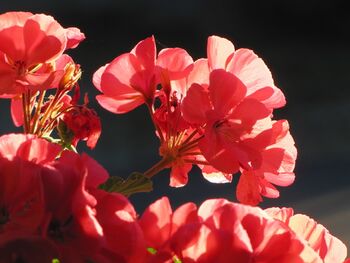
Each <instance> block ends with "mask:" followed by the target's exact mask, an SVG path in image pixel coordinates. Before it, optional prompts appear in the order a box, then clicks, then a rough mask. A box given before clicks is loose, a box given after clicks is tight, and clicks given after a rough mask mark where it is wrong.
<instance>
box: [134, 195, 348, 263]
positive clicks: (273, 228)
mask: <svg viewBox="0 0 350 263" xmlns="http://www.w3.org/2000/svg"><path fill="white" fill-rule="evenodd" d="M286 211H287V212H290V209H286V208H283V209H279V210H277V211H276V209H272V210H267V211H264V210H262V209H260V208H257V207H251V206H247V205H242V204H236V203H232V202H229V201H227V200H225V199H211V200H207V201H205V202H204V203H203V204H201V206H200V207H199V208H197V207H196V205H194V204H193V203H187V204H184V205H182V206H180V207H179V208H178V209H176V210H175V211H172V209H171V206H170V203H169V200H168V199H167V198H166V197H163V198H161V199H159V200H158V201H156V202H155V203H153V204H151V205H150V206H149V207H148V208H147V209H146V211H145V212H144V214H143V215H142V216H141V218H140V220H139V222H140V226H141V228H142V230H143V232H144V235H145V239H146V242H147V246H148V252H149V254H148V258H147V261H146V262H232V260H233V259H234V262H242V263H246V262H261V263H264V262H266V263H268V262H276V263H277V262H286V263H287V262H288V263H290V262H300V263H303V262H304V263H305V262H309V263H311V262H320V263H321V262H334V263H336V262H338V263H341V262H343V261H344V259H345V257H346V254H347V251H346V247H345V246H344V244H343V243H342V242H341V241H339V240H338V239H337V238H335V237H333V236H331V235H330V234H329V232H328V231H327V230H326V229H325V228H323V227H320V225H317V223H316V222H315V221H313V220H312V219H310V218H308V217H307V216H304V215H295V216H294V218H293V216H292V217H290V216H291V214H290V213H289V214H288V216H285V217H282V216H281V214H284V215H285V214H286ZM290 218H291V221H294V223H296V225H293V223H286V221H285V220H288V219H290ZM301 218H302V219H301ZM301 222H304V223H302V224H301V225H299V226H298V223H301ZM308 224H310V225H308ZM316 225H317V227H318V228H321V229H320V230H321V231H319V230H318V229H314V228H313V226H316ZM304 226H305V227H304ZM306 226H307V227H308V228H306ZM298 228H299V229H298ZM301 229H302V230H303V231H300V230H301ZM310 231H311V232H310ZM310 234H311V235H310ZM320 236H322V238H323V239H322V240H327V245H326V244H323V243H322V240H321V239H319V238H318V237H320ZM313 238H315V239H313ZM319 242H321V243H319ZM316 243H317V244H316ZM325 255H326V256H325ZM326 258H328V259H331V260H333V261H327V259H326ZM323 260H324V261H323Z"/></svg>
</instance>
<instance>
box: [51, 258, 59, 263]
mask: <svg viewBox="0 0 350 263" xmlns="http://www.w3.org/2000/svg"><path fill="white" fill-rule="evenodd" d="M52 263H60V260H59V259H57V258H54V259H53V260H52Z"/></svg>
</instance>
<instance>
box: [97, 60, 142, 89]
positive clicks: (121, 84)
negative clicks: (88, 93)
mask: <svg viewBox="0 0 350 263" xmlns="http://www.w3.org/2000/svg"><path fill="white" fill-rule="evenodd" d="M98 72H99V71H98ZM98 74H100V73H98ZM100 87H101V90H102V92H104V93H105V94H111V95H112V94H113V95H117V94H122V93H126V92H130V91H132V90H133V91H134V92H135V91H137V92H139V93H141V94H144V93H143V92H144V91H145V90H146V89H147V88H148V83H147V80H146V79H145V78H144V76H143V74H142V66H141V64H140V63H139V61H138V60H137V58H136V57H135V56H134V55H132V54H129V53H126V54H123V55H120V56H119V57H117V58H115V59H114V60H113V61H112V62H111V63H109V65H108V66H107V67H106V68H105V71H104V73H103V74H102V76H101V83H100ZM144 95H146V94H144Z"/></svg>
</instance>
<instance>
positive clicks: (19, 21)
mask: <svg viewBox="0 0 350 263" xmlns="http://www.w3.org/2000/svg"><path fill="white" fill-rule="evenodd" d="M32 15H33V14H32V13H30V12H7V13H4V14H1V15H0V30H1V29H3V28H8V27H11V26H23V25H24V24H25V22H26V20H27V19H28V17H30V16H32Z"/></svg>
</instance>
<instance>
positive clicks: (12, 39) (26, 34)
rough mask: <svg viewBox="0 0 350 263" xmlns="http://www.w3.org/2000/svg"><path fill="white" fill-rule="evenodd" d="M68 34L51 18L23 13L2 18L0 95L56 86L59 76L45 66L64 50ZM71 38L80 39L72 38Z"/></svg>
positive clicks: (4, 15) (0, 28)
mask: <svg viewBox="0 0 350 263" xmlns="http://www.w3.org/2000/svg"><path fill="white" fill-rule="evenodd" d="M68 32H71V31H67V30H65V29H64V28H63V27H62V26H61V25H60V24H59V23H58V22H57V21H55V20H54V18H53V17H51V16H46V15H43V14H38V15H33V14H31V13H24V12H9V13H5V14H3V15H1V16H0V71H1V74H0V94H20V93H23V92H24V91H25V90H26V88H30V89H31V90H34V91H35V90H40V89H47V88H50V87H52V86H55V85H56V84H57V83H56V82H57V80H58V78H59V75H60V74H62V72H59V71H54V70H52V69H51V68H50V67H48V65H49V64H50V63H51V62H53V61H55V60H56V59H57V58H59V57H60V56H61V55H62V53H63V51H64V50H65V49H66V47H67V41H68V38H67V34H68ZM70 35H72V34H70ZM73 38H74V39H77V38H79V36H78V35H77V34H74V35H73ZM80 38H82V37H81V36H80ZM78 41H79V40H78Z"/></svg>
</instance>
